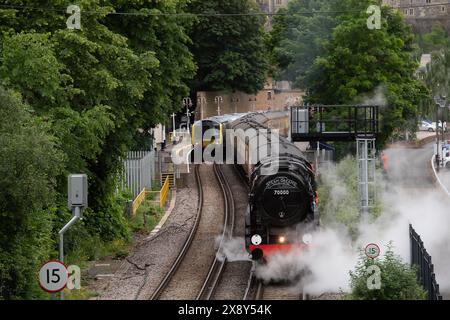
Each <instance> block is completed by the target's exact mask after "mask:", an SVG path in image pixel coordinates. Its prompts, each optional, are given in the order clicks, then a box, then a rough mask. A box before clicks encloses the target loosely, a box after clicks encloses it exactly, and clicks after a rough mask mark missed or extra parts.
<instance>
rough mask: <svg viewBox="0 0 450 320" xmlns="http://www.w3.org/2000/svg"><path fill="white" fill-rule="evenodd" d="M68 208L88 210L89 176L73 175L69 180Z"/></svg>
mask: <svg viewBox="0 0 450 320" xmlns="http://www.w3.org/2000/svg"><path fill="white" fill-rule="evenodd" d="M67 198H68V206H69V209H72V208H74V207H81V208H86V207H87V206H88V183H87V175H85V174H71V175H69V178H68V197H67Z"/></svg>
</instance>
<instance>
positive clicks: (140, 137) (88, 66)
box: [0, 0, 195, 239]
mask: <svg viewBox="0 0 450 320" xmlns="http://www.w3.org/2000/svg"><path fill="white" fill-rule="evenodd" d="M10 4H14V5H22V2H21V1H15V0H13V1H11V2H10ZM79 4H80V6H81V10H82V30H68V29H67V28H66V25H65V21H66V19H67V17H68V16H67V15H66V14H65V13H64V12H65V10H64V9H65V8H66V6H67V3H66V2H65V1H37V2H36V3H34V5H33V7H37V8H41V7H42V8H45V7H47V8H48V7H52V8H58V9H61V10H48V11H45V10H39V9H15V10H0V11H1V12H0V21H1V22H2V24H1V26H0V30H1V31H3V32H4V33H5V35H6V36H5V37H4V39H3V40H0V41H1V42H2V43H1V45H2V52H1V54H2V55H3V59H2V61H1V63H0V64H1V67H0V68H1V69H0V70H1V71H0V72H1V74H2V80H0V81H2V82H3V83H4V85H5V86H7V87H8V88H14V89H16V90H18V91H20V92H23V95H24V98H25V99H26V101H27V102H28V103H29V104H31V105H32V106H33V107H34V108H35V110H36V112H38V113H39V114H40V115H42V116H43V117H45V118H46V119H48V121H49V122H51V123H52V128H53V129H54V134H55V135H56V136H57V137H58V138H59V139H60V141H61V144H60V148H61V149H62V150H64V152H65V153H66V154H67V155H68V157H69V158H70V162H69V163H68V167H67V168H66V169H67V171H78V172H86V173H88V174H89V178H90V179H89V181H90V190H91V193H90V207H91V209H92V210H93V212H94V214H92V217H89V215H87V220H88V221H91V222H92V224H94V225H95V226H96V228H95V229H100V230H103V231H101V232H102V233H104V235H105V236H106V237H107V238H108V239H110V238H111V237H112V238H114V236H115V235H123V234H126V232H125V230H124V227H123V226H124V225H125V224H124V223H123V221H122V218H121V216H122V208H121V206H117V205H116V202H115V200H114V198H115V190H116V184H117V177H118V175H117V173H118V170H119V169H120V166H121V160H120V159H121V157H122V156H123V154H124V153H125V151H127V150H130V149H133V148H140V147H144V146H143V145H140V143H141V142H142V141H146V145H145V147H147V148H148V147H149V141H150V136H149V132H148V129H149V128H151V127H152V126H154V125H155V124H156V123H158V122H161V121H163V120H164V119H166V118H167V117H168V114H169V112H172V111H173V110H175V109H176V108H177V107H178V106H179V101H180V100H181V97H182V96H185V95H186V94H187V92H188V88H187V85H186V84H185V82H186V81H187V79H190V78H192V77H193V75H194V69H195V66H194V63H193V59H192V55H191V54H190V52H189V51H188V44H189V38H188V36H187V33H186V28H187V26H189V24H188V23H184V22H179V21H178V20H176V18H173V17H172V18H169V17H144V16H129V17H127V16H114V17H109V16H108V13H111V12H114V11H130V12H140V13H149V12H164V13H177V12H181V10H182V9H183V7H184V1H183V0H171V1H164V2H161V1H150V0H149V1H144V2H142V1H133V2H130V1H119V2H112V1H102V2H101V4H100V3H99V2H98V1H94V0H84V1H82V2H81V3H79ZM141 129H144V130H141ZM59 190H60V192H61V193H64V192H65V178H64V176H62V177H61V179H60V187H59ZM62 198H64V197H62ZM94 220H95V221H94ZM113 221H115V222H114V223H113ZM108 222H111V224H112V225H114V226H115V227H114V228H112V230H111V228H110V225H108ZM113 230H117V233H116V234H115V233H114V232H112V231H113Z"/></svg>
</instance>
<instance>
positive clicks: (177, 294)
mask: <svg viewBox="0 0 450 320" xmlns="http://www.w3.org/2000/svg"><path fill="white" fill-rule="evenodd" d="M200 178H201V181H202V187H203V199H204V202H203V211H202V216H201V219H200V223H199V226H198V230H197V233H196V234H195V237H194V239H193V242H192V244H191V246H190V248H189V249H188V251H187V253H186V256H185V257H184V259H183V261H182V262H181V264H180V266H179V268H178V270H177V272H176V273H175V275H174V276H173V278H172V279H171V281H170V283H169V285H168V286H167V287H166V289H165V290H164V292H163V293H162V294H161V296H160V299H161V300H193V299H195V298H196V297H197V295H198V293H199V292H200V290H201V287H202V285H203V282H204V281H205V279H206V276H207V273H208V271H209V268H210V266H211V264H212V262H213V260H214V257H215V254H216V250H217V248H216V247H215V242H216V241H215V240H216V238H217V237H218V236H219V235H220V234H221V233H222V228H223V220H224V215H223V203H224V199H223V195H222V191H221V189H220V186H219V184H218V181H217V179H216V177H215V175H214V170H213V166H212V165H206V164H204V165H201V167H200Z"/></svg>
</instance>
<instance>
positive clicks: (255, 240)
mask: <svg viewBox="0 0 450 320" xmlns="http://www.w3.org/2000/svg"><path fill="white" fill-rule="evenodd" d="M251 240H252V243H253V244H254V245H255V246H259V245H260V244H261V242H262V238H261V236H260V235H259V234H255V235H253V237H252V239H251Z"/></svg>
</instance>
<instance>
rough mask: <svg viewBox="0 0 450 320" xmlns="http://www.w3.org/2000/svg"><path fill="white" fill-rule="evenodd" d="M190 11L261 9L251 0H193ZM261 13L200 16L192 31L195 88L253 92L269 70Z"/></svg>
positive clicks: (263, 20)
mask: <svg viewBox="0 0 450 320" xmlns="http://www.w3.org/2000/svg"><path fill="white" fill-rule="evenodd" d="M189 8H190V10H189V11H190V12H193V13H207V14H236V13H240V14H247V13H249V14H250V13H258V12H260V11H259V9H258V7H257V5H256V2H255V1H252V0H229V1H221V0H192V2H191V3H190V5H189ZM264 23H265V19H264V18H263V17H262V16H256V15H253V16H252V15H247V16H200V17H199V18H198V19H197V21H196V23H195V25H194V27H193V30H192V32H191V39H192V42H193V43H192V52H193V54H194V58H195V61H196V63H197V65H198V71H197V76H196V78H195V83H194V88H195V89H196V90H240V91H244V92H247V93H256V92H257V91H259V90H260V89H262V88H263V86H264V83H265V81H266V78H267V73H268V70H269V63H268V55H267V52H268V51H267V48H266V45H265V43H266V42H265V33H264Z"/></svg>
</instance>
